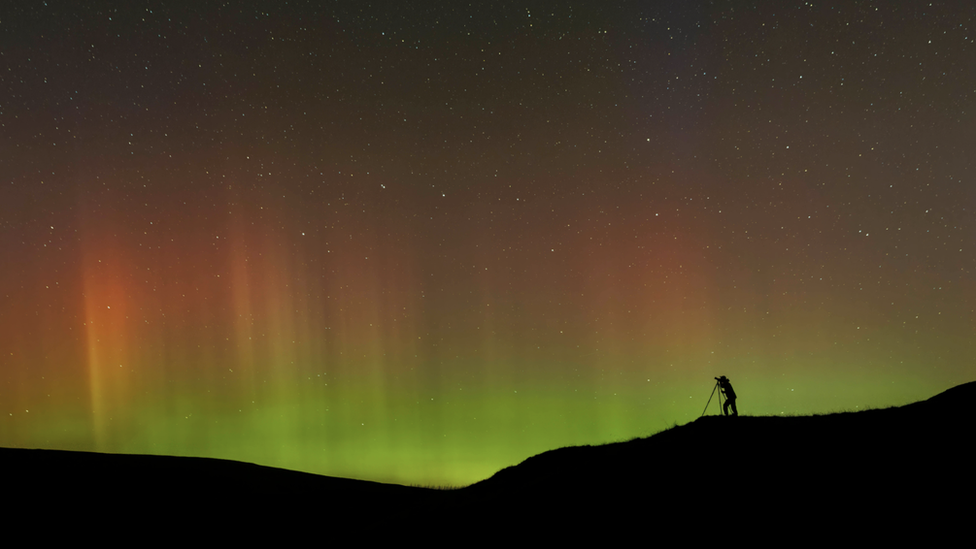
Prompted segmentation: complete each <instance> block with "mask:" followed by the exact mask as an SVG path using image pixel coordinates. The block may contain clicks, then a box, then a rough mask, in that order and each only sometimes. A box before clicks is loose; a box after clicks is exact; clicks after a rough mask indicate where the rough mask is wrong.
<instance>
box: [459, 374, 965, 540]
mask: <svg viewBox="0 0 976 549" xmlns="http://www.w3.org/2000/svg"><path fill="white" fill-rule="evenodd" d="M974 406H976V382H972V383H967V384H965V385H961V386H958V387H955V388H952V389H950V390H948V391H945V392H943V393H941V394H939V395H937V396H935V397H933V398H930V399H928V400H926V401H922V402H917V403H914V404H910V405H907V406H902V407H894V408H888V409H883V410H869V411H864V412H852V413H838V414H830V415H823V416H802V417H742V416H740V417H720V416H708V417H703V418H700V419H698V420H696V421H694V422H692V423H689V424H687V425H683V426H680V427H675V428H672V429H669V430H667V431H664V432H661V433H658V434H656V435H654V436H651V437H648V438H643V439H636V440H632V441H629V442H621V443H615V444H608V445H603V446H584V447H572V448H561V449H558V450H553V451H550V452H546V453H543V454H540V455H538V456H534V457H531V458H529V459H527V460H526V461H524V462H523V463H521V464H519V465H518V466H515V467H509V468H507V469H504V470H502V471H500V472H499V473H497V474H496V475H494V476H493V477H492V478H490V479H487V480H485V481H482V482H480V483H478V484H476V485H474V486H471V487H469V488H468V489H467V490H468V491H469V495H470V496H474V497H472V501H477V502H479V505H483V506H487V507H489V508H494V509H499V508H503V507H504V508H508V509H511V510H512V511H513V514H514V515H518V516H530V515H531V514H532V511H533V510H536V509H547V510H549V511H552V514H553V516H559V517H569V518H570V519H573V520H583V521H585V522H587V523H589V521H590V520H598V521H601V522H603V523H606V524H618V525H619V524H635V523H640V524H656V525H669V526H673V527H678V526H681V527H690V528H693V529H696V528H704V529H705V531H708V532H711V533H713V534H716V533H717V532H718V531H720V530H722V529H723V527H719V525H729V524H735V525H737V526H736V528H740V527H741V526H743V525H749V526H750V527H751V528H752V529H753V533H754V534H755V533H758V532H763V531H766V530H769V531H773V530H776V529H781V528H783V527H784V525H794V526H798V527H809V526H814V525H815V527H816V529H817V530H825V529H830V530H831V531H835V532H846V533H847V534H850V533H852V532H855V531H856V532H860V533H861V534H862V535H865V536H875V537H876V536H879V535H883V537H889V536H892V535H897V533H898V532H904V531H905V530H906V529H907V528H917V527H931V528H932V529H933V533H935V532H939V531H945V530H946V529H947V528H950V527H951V525H956V526H960V525H962V524H968V522H969V520H970V517H971V516H972V512H973V511H974V510H976V505H974V504H973V502H972V497H971V494H972V493H973V489H974V488H976V482H974V480H973V478H974V477H973V472H972V468H971V464H972V463H973V453H974V452H976V444H974V442H973V440H974V437H973V434H974V427H973V425H974V420H976V408H974ZM703 533H704V532H703ZM796 534H797V532H794V533H793V534H792V535H796ZM718 539H719V538H715V540H716V541H718ZM875 539H877V538H875Z"/></svg>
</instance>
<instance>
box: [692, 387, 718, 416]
mask: <svg viewBox="0 0 976 549" xmlns="http://www.w3.org/2000/svg"><path fill="white" fill-rule="evenodd" d="M715 389H718V383H716V384H715V386H714V387H712V394H710V395H708V402H706V403H705V409H704V410H702V415H701V416H698V417H702V416H704V415H705V412H707V411H708V405H709V404H711V403H712V397H713V396H715ZM721 394H722V393H721V392H719V395H721ZM718 398H719V400H721V399H722V397H721V396H719V397H718Z"/></svg>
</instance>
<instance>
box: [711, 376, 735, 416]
mask: <svg viewBox="0 0 976 549" xmlns="http://www.w3.org/2000/svg"><path fill="white" fill-rule="evenodd" d="M716 379H718V386H719V387H721V388H722V393H723V394H724V395H725V404H724V405H723V406H722V411H723V412H725V415H729V407H730V406H731V407H732V415H733V416H737V415H739V411H738V410H736V408H735V390H734V389H732V384H731V383H729V378H727V377H725V376H722V377H719V378H716Z"/></svg>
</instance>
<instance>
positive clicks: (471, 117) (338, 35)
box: [0, 0, 976, 485]
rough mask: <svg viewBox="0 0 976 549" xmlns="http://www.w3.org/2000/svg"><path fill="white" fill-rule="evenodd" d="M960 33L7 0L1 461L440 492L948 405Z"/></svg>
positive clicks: (931, 20)
mask: <svg viewBox="0 0 976 549" xmlns="http://www.w3.org/2000/svg"><path fill="white" fill-rule="evenodd" d="M974 24H976V4H973V3H971V2H961V1H960V2H931V3H930V2H896V1H876V2H834V3H831V2H810V3H807V2H795V1H781V0H770V1H766V2H744V1H721V0H715V1H712V2H693V1H678V0H674V1H659V2H651V1H645V2H633V1H631V2H597V1H572V0H570V1H557V2H492V3H487V2H485V3H482V2H474V3H470V4H468V3H465V2H454V1H444V2H438V1H425V2H402V1H391V2H373V3H370V2H364V1H337V2H327V1H322V2H302V1H293V2H284V1H281V0H276V1H268V2H256V1H241V2H234V1H229V2H224V3H222V4H221V3H219V2H209V1H195V2H155V1H139V2H128V1H127V2H108V1H104V2H97V1H96V2H75V1H48V2H43V1H39V0H38V1H29V2H28V1H21V0H11V1H5V2H3V3H2V7H0V266H2V269H0V446H9V447H40V448H57V449H70V450H94V451H105V452H125V453H152V454H172V455H188V456H212V457H221V458H229V459H236V460H241V461H251V462H256V463H260V464H263V465H273V466H278V467H286V468H292V469H299V470H303V471H310V472H315V473H321V474H327V475H334V476H345V477H354V478H366V479H372V480H380V481H392V482H401V483H413V484H439V485H443V484H455V485H457V484H465V483H470V482H474V481H477V480H480V479H482V478H485V477H488V476H490V475H491V474H493V473H494V472H495V471H497V470H499V469H501V468H503V467H506V466H509V465H513V464H515V463H518V462H520V461H522V460H523V459H525V458H527V457H529V456H531V455H534V454H537V453H540V452H543V451H545V450H549V449H552V448H557V447H561V446H567V445H575V444H600V443H605V442H612V441H617V440H624V439H629V438H633V437H636V436H646V435H648V434H651V433H654V432H657V431H660V430H661V429H664V428H666V427H669V426H671V425H674V424H675V423H678V424H682V423H685V422H688V421H691V420H693V419H695V418H697V417H698V416H699V415H700V414H701V413H702V411H703V409H704V408H705V403H706V401H707V400H708V398H709V395H710V392H711V390H712V388H713V386H714V383H715V382H714V379H713V378H714V377H715V376H719V375H727V376H728V377H729V378H730V379H731V380H732V383H733V385H734V386H735V390H736V392H737V393H738V396H739V399H738V407H739V411H740V413H743V414H753V415H760V414H808V413H829V412H835V411H842V410H857V409H863V408H864V407H866V406H872V407H885V406H891V405H900V404H905V403H908V402H912V401H916V400H920V399H924V398H928V397H930V396H932V395H934V394H936V393H938V392H940V391H942V390H945V389H947V388H948V387H950V386H953V385H956V384H959V383H962V382H966V381H972V380H973V379H974V378H976V376H974V355H976V347H974V335H976V334H974V331H976V318H974V308H976V281H974V276H973V271H974V268H976V246H974V240H973V239H974V236H976V233H974V231H976V221H974V216H973V212H974V209H976V183H974V181H973V178H974V175H976V161H974V158H976V155H974V145H976V28H974ZM712 406H713V407H714V406H715V402H714V400H713V403H712ZM715 411H717V408H716V409H713V410H712V411H711V412H712V413H714V412H715Z"/></svg>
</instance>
